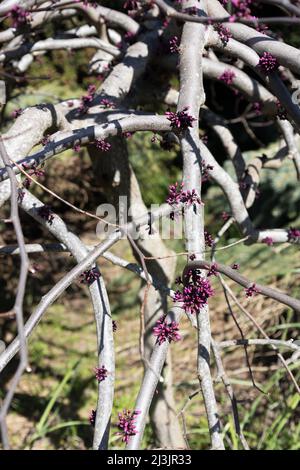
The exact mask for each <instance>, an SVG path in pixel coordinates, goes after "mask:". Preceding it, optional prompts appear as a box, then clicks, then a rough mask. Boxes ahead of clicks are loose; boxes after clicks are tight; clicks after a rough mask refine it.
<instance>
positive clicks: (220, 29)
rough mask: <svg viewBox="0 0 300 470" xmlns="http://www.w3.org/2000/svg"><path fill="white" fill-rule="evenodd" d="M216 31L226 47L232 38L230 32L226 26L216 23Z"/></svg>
mask: <svg viewBox="0 0 300 470" xmlns="http://www.w3.org/2000/svg"><path fill="white" fill-rule="evenodd" d="M214 29H215V31H217V33H218V35H219V38H220V39H221V41H222V44H223V46H224V47H226V46H227V44H228V41H229V39H230V38H232V34H231V32H230V30H229V29H228V28H226V26H224V25H223V24H222V23H216V24H215V25H214Z"/></svg>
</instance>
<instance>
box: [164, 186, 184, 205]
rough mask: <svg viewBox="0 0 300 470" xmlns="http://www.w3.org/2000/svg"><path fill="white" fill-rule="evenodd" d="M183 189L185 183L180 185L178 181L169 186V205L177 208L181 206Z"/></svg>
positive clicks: (167, 200)
mask: <svg viewBox="0 0 300 470" xmlns="http://www.w3.org/2000/svg"><path fill="white" fill-rule="evenodd" d="M182 188H183V183H181V184H180V185H179V184H178V182H177V181H176V183H175V184H171V185H170V186H169V194H168V197H167V199H166V202H167V204H170V206H176V205H177V204H180V202H181V197H182V191H183V189H182Z"/></svg>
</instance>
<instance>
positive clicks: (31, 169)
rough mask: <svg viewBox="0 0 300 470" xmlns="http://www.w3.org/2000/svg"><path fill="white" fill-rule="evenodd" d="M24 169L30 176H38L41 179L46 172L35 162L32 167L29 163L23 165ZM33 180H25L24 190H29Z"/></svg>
mask: <svg viewBox="0 0 300 470" xmlns="http://www.w3.org/2000/svg"><path fill="white" fill-rule="evenodd" d="M22 167H23V168H24V170H25V171H26V172H27V173H28V174H29V175H30V176H36V177H37V178H39V177H40V176H44V175H45V172H44V170H42V169H41V168H37V163H36V162H34V163H33V164H32V165H27V163H23V164H22ZM31 183H32V180H31V179H30V178H27V177H26V178H25V179H24V181H23V186H24V188H26V189H28V188H29V186H30V185H31Z"/></svg>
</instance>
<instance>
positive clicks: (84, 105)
mask: <svg viewBox="0 0 300 470" xmlns="http://www.w3.org/2000/svg"><path fill="white" fill-rule="evenodd" d="M95 93H96V86H95V85H89V86H88V90H87V94H86V95H83V96H82V97H81V101H80V105H79V111H80V112H81V113H84V112H86V111H87V109H88V106H89V104H90V103H91V102H92V101H93V99H94V96H95Z"/></svg>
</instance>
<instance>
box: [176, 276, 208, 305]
mask: <svg viewBox="0 0 300 470" xmlns="http://www.w3.org/2000/svg"><path fill="white" fill-rule="evenodd" d="M213 294H214V291H213V289H212V287H211V285H210V282H209V280H208V279H206V278H205V277H202V276H201V274H200V273H199V270H197V269H196V270H194V271H190V273H189V279H188V282H186V283H185V285H184V287H183V290H182V292H181V291H179V290H178V291H176V292H175V294H174V297H173V300H174V302H182V303H183V308H184V310H185V312H187V313H191V314H194V313H195V314H198V313H199V312H200V310H201V309H202V308H203V307H204V306H205V305H206V304H207V301H208V299H209V297H212V296H213Z"/></svg>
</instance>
